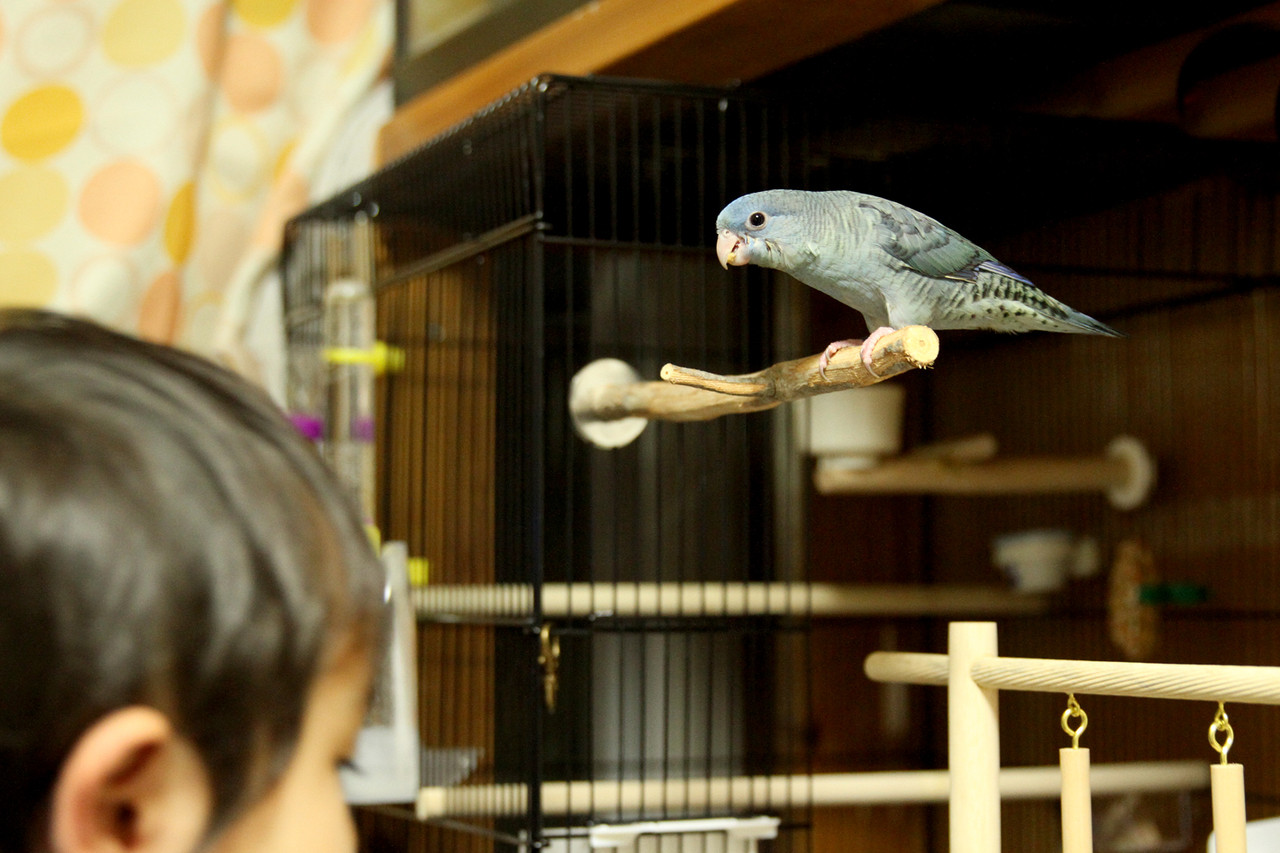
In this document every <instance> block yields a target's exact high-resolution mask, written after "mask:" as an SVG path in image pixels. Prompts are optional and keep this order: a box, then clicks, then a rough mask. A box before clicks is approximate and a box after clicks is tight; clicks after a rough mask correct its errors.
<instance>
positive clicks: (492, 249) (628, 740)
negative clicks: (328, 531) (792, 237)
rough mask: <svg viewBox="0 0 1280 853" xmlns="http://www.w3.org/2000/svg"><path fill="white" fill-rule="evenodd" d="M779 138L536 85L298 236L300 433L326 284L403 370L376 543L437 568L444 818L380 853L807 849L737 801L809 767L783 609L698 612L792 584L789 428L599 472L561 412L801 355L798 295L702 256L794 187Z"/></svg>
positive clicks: (798, 633)
mask: <svg viewBox="0 0 1280 853" xmlns="http://www.w3.org/2000/svg"><path fill="white" fill-rule="evenodd" d="M799 120H800V116H799V115H798V114H797V113H796V112H795V111H792V110H789V109H788V108H786V107H782V106H778V105H776V104H772V103H769V102H767V101H765V100H762V99H759V98H756V97H752V96H750V95H748V94H745V93H740V92H734V91H731V90H712V89H696V88H681V87H674V86H669V85H657V84H648V83H639V82H631V81H614V80H603V79H591V80H583V79H571V78H563V77H544V78H539V79H537V80H535V81H533V82H531V83H530V84H529V85H527V86H525V87H524V88H522V89H520V90H519V91H518V92H515V93H514V94H512V95H511V96H510V97H508V98H506V99H504V100H503V101H501V102H500V103H497V104H495V105H494V106H492V107H491V108H490V109H488V110H486V111H484V112H483V113H481V114H479V115H477V116H475V117H474V118H473V119H471V120H469V121H467V122H466V123H464V124H463V125H461V126H459V127H457V128H456V129H454V130H452V131H450V132H449V133H447V134H445V135H443V136H441V137H440V138H438V139H436V140H434V141H432V142H431V143H429V144H427V145H426V146H424V147H423V148H421V149H420V150H418V151H416V152H414V153H412V154H411V155H409V156H407V157H405V158H403V159H402V160H400V161H398V162H396V163H394V164H392V165H390V166H389V167H387V168H386V169H384V170H382V171H380V172H379V173H378V174H376V175H374V176H373V177H371V178H370V179H368V180H366V181H364V182H363V183H361V184H359V185H357V186H355V187H353V188H351V189H349V190H348V191H345V192H343V193H341V194H340V195H338V196H337V197H335V198H333V199H332V200H330V201H328V202H327V203H324V204H321V205H319V206H317V207H315V208H313V209H311V210H309V211H307V212H306V213H305V214H304V215H302V216H300V217H298V218H297V219H295V220H293V221H292V222H291V223H290V224H289V226H288V229H287V233H286V241H285V256H284V262H283V277H284V282H285V304H286V323H287V326H288V340H289V346H290V389H291V390H290V393H291V398H292V401H293V404H294V406H295V408H300V409H305V408H307V406H308V405H310V402H309V401H308V400H307V397H308V391H309V390H310V389H315V388H320V387H323V385H324V378H323V377H324V373H325V371H326V369H327V368H326V365H325V361H324V359H323V358H322V357H321V352H322V350H323V348H324V347H323V340H322V338H323V332H322V329H323V316H324V294H325V290H326V288H327V287H328V286H329V284H330V283H331V282H332V281H333V280H335V278H340V277H351V276H354V277H355V278H357V279H363V280H367V281H368V282H369V283H370V284H371V290H372V294H373V297H374V301H375V303H376V317H377V320H376V334H377V337H378V339H379V340H380V341H382V342H384V343H385V344H387V345H389V346H390V347H392V348H393V350H394V351H398V352H402V353H403V355H404V361H403V365H402V366H400V368H399V369H398V370H394V371H391V372H387V373H386V374H385V375H383V376H382V378H381V379H380V380H379V381H378V384H377V394H376V399H377V410H376V419H375V422H376V446H377V455H376V458H377V463H376V468H377V477H376V483H377V486H376V496H375V500H374V504H375V506H376V509H375V515H376V523H377V526H378V527H379V529H380V531H381V535H382V537H383V538H384V539H386V540H401V541H405V542H406V543H408V548H409V552H410V554H411V555H412V556H414V557H417V558H424V560H425V562H426V563H427V564H428V565H429V573H430V577H429V580H428V581H427V583H426V585H425V586H422V587H419V588H418V589H416V590H415V593H414V595H415V598H416V601H417V604H418V613H419V618H420V656H421V665H420V681H421V688H420V709H421V711H420V713H421V736H422V745H423V763H422V779H423V786H424V789H427V790H429V791H432V792H434V794H433V795H432V796H436V797H437V798H441V797H447V798H448V802H447V803H446V804H442V803H444V801H443V800H441V801H440V802H437V801H436V800H431V801H430V802H427V800H429V799H430V796H428V795H424V797H423V803H422V804H420V809H419V812H420V814H419V816H420V817H423V818H426V819H427V821H428V824H429V828H428V827H421V826H419V827H417V828H413V829H404V828H401V829H397V830H392V829H388V828H386V827H387V825H388V822H394V821H395V820H396V819H395V818H388V817H383V816H379V817H366V818H365V821H366V824H367V826H373V824H374V823H377V824H380V825H381V826H382V828H380V829H378V828H374V829H370V831H373V832H383V833H386V832H402V833H407V835H406V836H405V837H407V838H409V837H411V838H412V839H413V840H412V842H411V844H416V845H419V846H412V847H411V849H449V850H459V849H472V847H470V846H468V845H472V846H473V847H474V849H477V850H479V849H516V848H520V847H522V846H525V845H531V844H532V845H538V844H542V843H543V842H545V843H548V844H551V845H552V849H564V850H569V849H577V847H576V846H574V845H575V844H576V843H580V842H579V841H577V840H576V839H577V836H579V835H581V834H582V833H583V832H585V831H586V830H585V827H587V826H589V825H593V824H599V823H617V822H626V821H634V820H659V819H690V818H706V817H734V816H758V815H771V816H774V817H777V818H779V819H780V820H781V826H782V832H781V833H780V835H779V840H777V841H773V842H768V843H767V844H770V845H772V846H769V847H768V849H773V850H792V849H803V848H805V847H806V844H807V842H806V841H804V838H805V833H804V832H802V831H797V830H798V829H800V828H802V827H803V826H804V825H805V821H806V812H805V808H806V806H805V803H804V799H803V798H802V797H799V796H793V795H792V793H791V789H790V788H788V787H786V786H782V787H779V786H778V785H774V786H773V787H772V788H767V789H766V788H760V787H759V786H756V787H751V786H747V787H746V788H743V787H742V780H743V779H745V778H746V777H753V776H754V777H762V776H764V777H776V778H778V779H783V780H786V779H791V778H792V777H793V775H794V774H803V773H804V772H806V770H807V767H808V763H807V756H806V747H805V744H804V743H803V738H802V734H801V733H802V732H803V729H804V722H805V718H806V714H807V705H806V702H807V695H808V694H807V687H806V684H805V678H806V675H805V673H806V671H807V667H806V666H805V655H806V648H807V645H806V622H805V619H804V612H803V609H802V608H800V607H799V606H797V607H795V608H793V609H792V610H793V611H794V612H789V613H784V614H782V615H778V614H773V615H765V616H741V615H733V614H732V613H731V612H730V611H727V610H725V609H724V607H723V606H721V604H722V603H723V602H722V598H723V596H721V595H718V593H717V587H719V588H721V589H728V588H730V587H732V586H733V585H735V584H743V583H748V582H761V581H789V580H798V579H799V578H798V573H799V572H800V559H799V557H798V555H797V548H798V544H797V540H796V538H795V537H794V536H793V535H792V531H791V529H790V528H789V525H793V524H794V519H795V517H796V515H795V514H796V513H797V512H799V511H800V509H801V507H800V503H801V501H802V495H803V489H802V488H801V487H800V481H799V474H798V471H799V466H798V464H797V463H795V462H793V461H792V459H793V456H792V455H791V454H790V453H789V452H788V451H787V445H788V441H787V435H786V434H787V431H788V429H789V428H790V427H789V424H790V422H789V420H788V418H787V416H786V415H785V414H781V413H761V414H758V415H754V416H751V417H738V418H721V419H719V420H715V421H710V422H706V423H696V424H673V423H653V424H650V425H649V426H648V427H647V428H645V429H644V430H643V432H642V433H641V434H640V435H639V437H638V438H636V439H635V440H634V441H633V442H631V443H630V444H628V445H627V446H625V447H619V448H617V449H608V450H606V449H600V448H598V447H595V446H594V445H592V444H591V443H590V442H587V441H584V439H582V438H581V437H579V436H578V435H577V434H575V431H574V427H573V423H572V419H571V417H570V413H569V405H568V393H569V387H570V382H571V380H572V379H573V377H574V375H575V373H576V372H577V371H579V370H580V369H581V368H582V367H584V366H585V365H587V364H588V363H591V362H593V361H594V360H597V359H601V358H615V359H620V360H622V361H623V362H626V363H627V364H629V365H631V366H632V367H633V368H634V369H635V371H636V372H637V373H638V374H639V375H640V376H643V377H646V378H651V379H656V378H657V375H658V371H659V369H660V367H661V366H662V365H663V364H664V363H665V362H669V361H676V362H682V363H685V364H690V365H695V366H698V367H703V368H707V369H711V370H719V371H724V372H743V371H746V370H753V369H758V368H760V367H763V366H765V365H767V364H768V363H770V362H771V361H773V360H775V359H777V358H778V357H779V356H793V355H799V354H801V352H802V350H803V348H804V346H805V345H806V344H807V341H805V340H802V339H801V338H800V337H799V333H798V330H800V329H803V326H804V324H803V322H802V320H803V313H804V312H803V310H801V309H802V307H803V298H804V296H803V293H802V292H801V291H800V289H799V287H798V286H796V285H781V284H780V285H779V286H774V284H772V283H767V282H766V276H765V274H764V272H763V271H760V270H754V269H753V270H751V271H749V272H748V273H747V274H745V275H744V274H742V273H741V272H738V273H737V274H735V275H732V276H731V275H730V274H728V273H726V272H724V271H723V270H721V269H720V267H719V266H718V264H717V262H716V258H715V254H714V251H713V250H712V248H711V247H712V246H713V244H714V229H713V224H714V221H715V216H716V213H717V212H718V211H719V209H720V208H721V207H722V206H723V205H724V204H725V203H726V201H727V200H730V199H732V198H734V197H735V196H737V195H739V194H741V193H743V192H746V191H749V190H751V189H758V188H761V187H765V186H770V185H785V184H789V183H790V184H795V183H797V182H798V181H800V180H802V179H803V177H804V175H803V171H804V170H805V169H806V168H807V166H806V163H807V162H808V160H807V152H806V151H804V150H801V149H799V148H796V147H793V146H792V145H790V144H789V143H788V140H789V139H792V138H797V135H796V134H795V133H794V129H793V128H791V127H790V126H789V125H790V124H791V123H793V122H796V121H799ZM799 138H805V136H804V134H799ZM677 587H679V588H681V589H683V590H684V592H683V593H681V594H680V595H678V596H677V597H676V599H665V598H663V597H662V590H663V589H664V588H669V589H676V588H677ZM548 591H551V592H554V593H555V595H557V596H560V597H564V596H569V597H572V596H575V595H576V596H578V598H577V599H575V601H576V603H573V602H570V603H569V604H568V605H566V604H565V602H563V601H559V600H557V601H555V602H548V601H547V600H546V599H545V598H544V593H548V594H550V592H548ZM468 593H474V594H475V595H476V596H478V597H476V598H475V599H474V600H472V599H468V598H467V597H466V596H467V595H468ZM650 594H653V595H656V596H657V597H656V598H655V599H654V600H652V601H650V602H649V603H648V604H644V603H636V602H638V601H640V600H641V599H643V598H644V597H645V596H646V595H650ZM583 596H585V598H584V597H583ZM625 601H630V602H631V603H630V604H627V603H624V602H625ZM477 602H479V603H477ZM716 602H720V604H717V603H716ZM734 779H736V780H738V783H737V784H738V787H737V788H732V784H731V786H730V787H731V790H726V791H714V790H712V789H713V788H715V787H716V786H717V785H720V784H721V783H722V782H723V781H724V780H734ZM559 783H573V785H574V786H577V787H573V788H572V792H571V793H569V794H563V791H569V788H570V786H567V785H562V786H561V788H554V787H553V786H554V785H555V784H559ZM708 791H711V793H708ZM562 794H563V796H569V797H571V800H572V801H571V802H569V803H567V804H566V803H564V802H560V801H556V802H550V801H549V799H550V798H552V797H561V796H562ZM407 813H408V812H407V811H405V814H407ZM557 844H558V845H561V846H560V847H559V848H557V847H556V846H555V845H557ZM664 849H668V848H664ZM689 849H699V850H701V849H703V847H701V846H698V847H696V848H694V847H690V848H689ZM712 849H714V848H712Z"/></svg>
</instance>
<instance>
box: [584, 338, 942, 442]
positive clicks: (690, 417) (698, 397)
mask: <svg viewBox="0 0 1280 853" xmlns="http://www.w3.org/2000/svg"><path fill="white" fill-rule="evenodd" d="M937 357H938V336H937V335H936V334H935V333H934V331H933V330H932V329H930V328H928V327H925V326H907V327H906V328H904V329H899V330H897V331H896V332H893V333H891V334H888V335H885V336H884V337H883V338H881V339H880V340H879V341H878V342H877V343H876V346H875V349H874V350H872V354H871V364H872V368H873V369H874V372H872V371H871V370H868V369H867V367H866V365H864V364H863V363H862V358H861V355H860V353H859V351H858V348H857V347H849V348H847V349H842V350H840V351H839V352H837V353H836V354H835V355H833V356H832V357H831V360H830V362H829V363H828V365H827V369H826V371H825V372H820V371H819V370H818V360H819V358H820V356H818V355H811V356H807V357H805V358H798V359H794V360H792V361H784V362H779V363H778V364H774V365H771V366H769V367H766V368H765V369H763V370H759V371H757V372H755V373H747V374H742V375H737V376H722V375H720V374H716V373H708V372H706V371H703V370H695V369H693V368H687V367H679V366H677V365H674V364H668V365H666V366H664V367H663V368H662V371H661V376H662V379H663V380H664V381H662V382H653V381H648V382H646V381H643V380H642V379H641V377H640V375H639V374H638V373H637V372H636V371H635V370H634V369H633V368H632V367H631V366H630V365H628V364H626V363H625V362H623V361H620V360H618V359H599V360H597V361H593V362H592V363H591V364H588V365H587V366H586V367H584V368H582V370H580V371H578V373H577V374H575V375H574V377H573V380H572V381H571V382H570V384H569V412H570V414H571V415H572V417H573V424H574V428H575V429H577V431H578V434H579V435H580V436H582V437H583V438H584V439H586V440H587V441H589V442H591V443H592V444H594V445H596V446H597V447H605V448H612V447H623V446H625V445H627V444H630V443H631V442H632V441H634V440H635V438H636V437H637V436H639V435H640V433H641V432H643V431H644V428H645V426H647V425H648V422H649V421H651V420H663V421H708V420H711V419H713V418H718V417H720V416H722V415H729V414H741V413H744V412H760V411H764V410H766V409H772V408H774V407H775V406H778V405H781V404H782V403H786V402H789V401H791V400H799V399H803V398H805V397H812V396H814V395H817V394H826V393H829V392H832V391H842V390H845V389H848V388H865V387H866V386H868V385H874V384H875V383H877V382H881V381H883V380H885V379H889V378H890V377H893V376H897V375H898V374H900V373H905V372H906V371H908V370H914V369H916V368H921V367H930V366H932V364H933V362H934V361H935V360H936V359H937Z"/></svg>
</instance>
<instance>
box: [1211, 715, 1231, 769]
mask: <svg viewBox="0 0 1280 853" xmlns="http://www.w3.org/2000/svg"><path fill="white" fill-rule="evenodd" d="M1218 732H1226V733H1227V738H1226V740H1224V741H1223V742H1222V743H1218ZM1235 739H1236V733H1235V732H1234V731H1232V730H1231V721H1230V718H1228V717H1227V709H1226V708H1225V707H1223V704H1222V703H1221V702H1219V703H1218V713H1216V714H1214V715H1213V723H1212V724H1210V726H1209V743H1210V744H1211V745H1212V746H1213V749H1214V751H1215V752H1217V753H1218V755H1220V756H1222V763H1223V764H1226V763H1227V752H1228V750H1230V749H1231V744H1232V743H1234V742H1235Z"/></svg>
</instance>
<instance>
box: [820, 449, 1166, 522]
mask: <svg viewBox="0 0 1280 853" xmlns="http://www.w3.org/2000/svg"><path fill="white" fill-rule="evenodd" d="M813 482H814V486H815V488H817V490H818V492H819V493H821V494H946V495H993V494H1046V493H1064V492H1093V491H1098V492H1104V493H1105V494H1106V495H1107V496H1108V498H1109V499H1110V500H1111V503H1112V505H1113V506H1115V507H1116V508H1117V509H1133V508H1135V507H1137V506H1140V505H1141V504H1142V503H1144V502H1145V501H1146V499H1147V497H1148V495H1150V493H1151V489H1152V487H1153V486H1154V484H1155V461H1154V460H1153V459H1152V458H1151V455H1150V454H1149V453H1148V452H1147V449H1146V447H1144V446H1143V444H1142V442H1140V441H1138V440H1137V439H1136V438H1132V437H1130V436H1119V437H1117V438H1116V439H1114V440H1113V441H1112V442H1111V443H1110V444H1109V445H1108V446H1107V449H1106V451H1105V452H1104V453H1099V454H1093V455H1079V456H1027V457H1022V458H1006V459H981V458H979V459H976V460H972V461H969V460H958V459H954V458H948V457H946V456H941V457H940V456H935V455H931V454H918V455H917V454H909V455H906V456H900V457H897V458H894V459H885V460H883V461H881V462H879V463H877V464H875V465H873V466H871V467H861V468H859V467H846V466H841V465H840V464H839V460H838V459H831V460H826V459H824V460H822V461H821V462H819V464H818V465H817V467H816V468H815V469H814V472H813Z"/></svg>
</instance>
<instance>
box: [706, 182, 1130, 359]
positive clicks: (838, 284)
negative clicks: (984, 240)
mask: <svg viewBox="0 0 1280 853" xmlns="http://www.w3.org/2000/svg"><path fill="white" fill-rule="evenodd" d="M716 234H717V237H716V255H717V256H718V257H719V259H720V264H721V265H722V266H723V267H725V269H728V268H729V266H730V265H733V266H743V265H745V264H756V265H758V266H762V267H769V268H771V269H777V270H782V271H783V272H785V273H788V274H789V275H791V276H793V277H795V278H797V279H799V280H800V281H802V282H804V283H805V284H807V285H809V286H810V287H813V288H816V289H818V290H820V291H822V292H823V293H825V294H827V295H828V296H831V297H834V298H835V299H837V300H839V301H840V302H843V303H844V304H845V305H848V306H849V307H851V308H854V309H857V310H858V311H860V312H861V313H862V316H863V317H864V318H865V319H866V321H867V329H868V330H869V331H870V333H871V334H870V335H869V336H868V337H867V338H866V339H865V340H843V341H834V342H832V343H831V344H830V345H829V346H828V347H827V348H826V350H825V351H824V352H823V354H822V356H821V357H820V359H819V369H820V371H822V372H823V373H824V375H825V371H826V367H827V364H828V362H829V361H830V358H831V356H832V355H834V354H835V353H837V352H839V351H840V350H842V349H844V348H845V347H850V346H858V345H859V344H860V345H861V355H862V362H863V364H865V365H866V366H867V369H868V370H871V349H872V347H873V346H874V345H875V343H876V341H878V340H879V339H880V338H881V337H883V336H884V335H886V334H888V333H889V332H892V331H894V330H895V329H901V328H902V327H903V326H910V325H923V326H929V327H930V328H932V329H992V330H994V331H998V332H1031V331H1047V332H1074V333H1080V334H1090V335H1110V336H1113V337H1119V336H1120V333H1119V332H1117V331H1116V330H1115V329H1113V328H1111V327H1110V326H1108V325H1106V324H1105V323H1100V322H1098V321H1097V320H1095V319H1093V318H1092V317H1089V316H1088V315H1086V314H1082V313H1080V312H1079V311H1076V310H1075V309H1073V308H1069V307H1067V306H1066V305H1064V304H1062V303H1061V302H1059V301H1058V300H1056V299H1054V298H1053V297H1051V296H1049V295H1048V294H1046V293H1044V292H1043V291H1041V290H1040V289H1039V288H1038V287H1036V286H1035V285H1034V284H1032V283H1031V281H1030V280H1029V279H1027V278H1025V277H1024V276H1022V275H1019V274H1018V273H1017V272H1015V271H1013V270H1012V269H1010V268H1009V267H1007V266H1005V265H1004V264H1002V263H1000V262H999V261H997V260H996V259H995V258H994V257H992V255H991V253H989V252H987V251H986V250H985V249H983V248H981V247H980V246H977V245H975V244H973V243H971V242H969V241H968V240H966V239H965V238H964V237H961V236H960V235H959V234H957V233H956V232H955V231H952V230H951V229H950V228H947V227H946V226H945V225H943V224H942V223H940V222H938V221H937V220H935V219H931V218H930V217H928V216H925V215H924V214H923V213H919V212H917V211H915V210H912V209H911V208H909V207H905V206H903V205H901V204H898V203H896V202H892V201H889V200H888V199H883V198H878V197H876V196H873V195H866V194H864V193H857V192H848V191H838V190H837V191H831V192H806V191H803V190H766V191H765V192H758V193H751V194H749V195H744V196H742V197H741V198H739V199H736V200H735V201H733V202H731V203H730V204H729V205H728V206H727V207H725V209H724V210H722V211H720V215H719V216H718V217H717V218H716ZM872 372H873V373H874V371H872Z"/></svg>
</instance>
